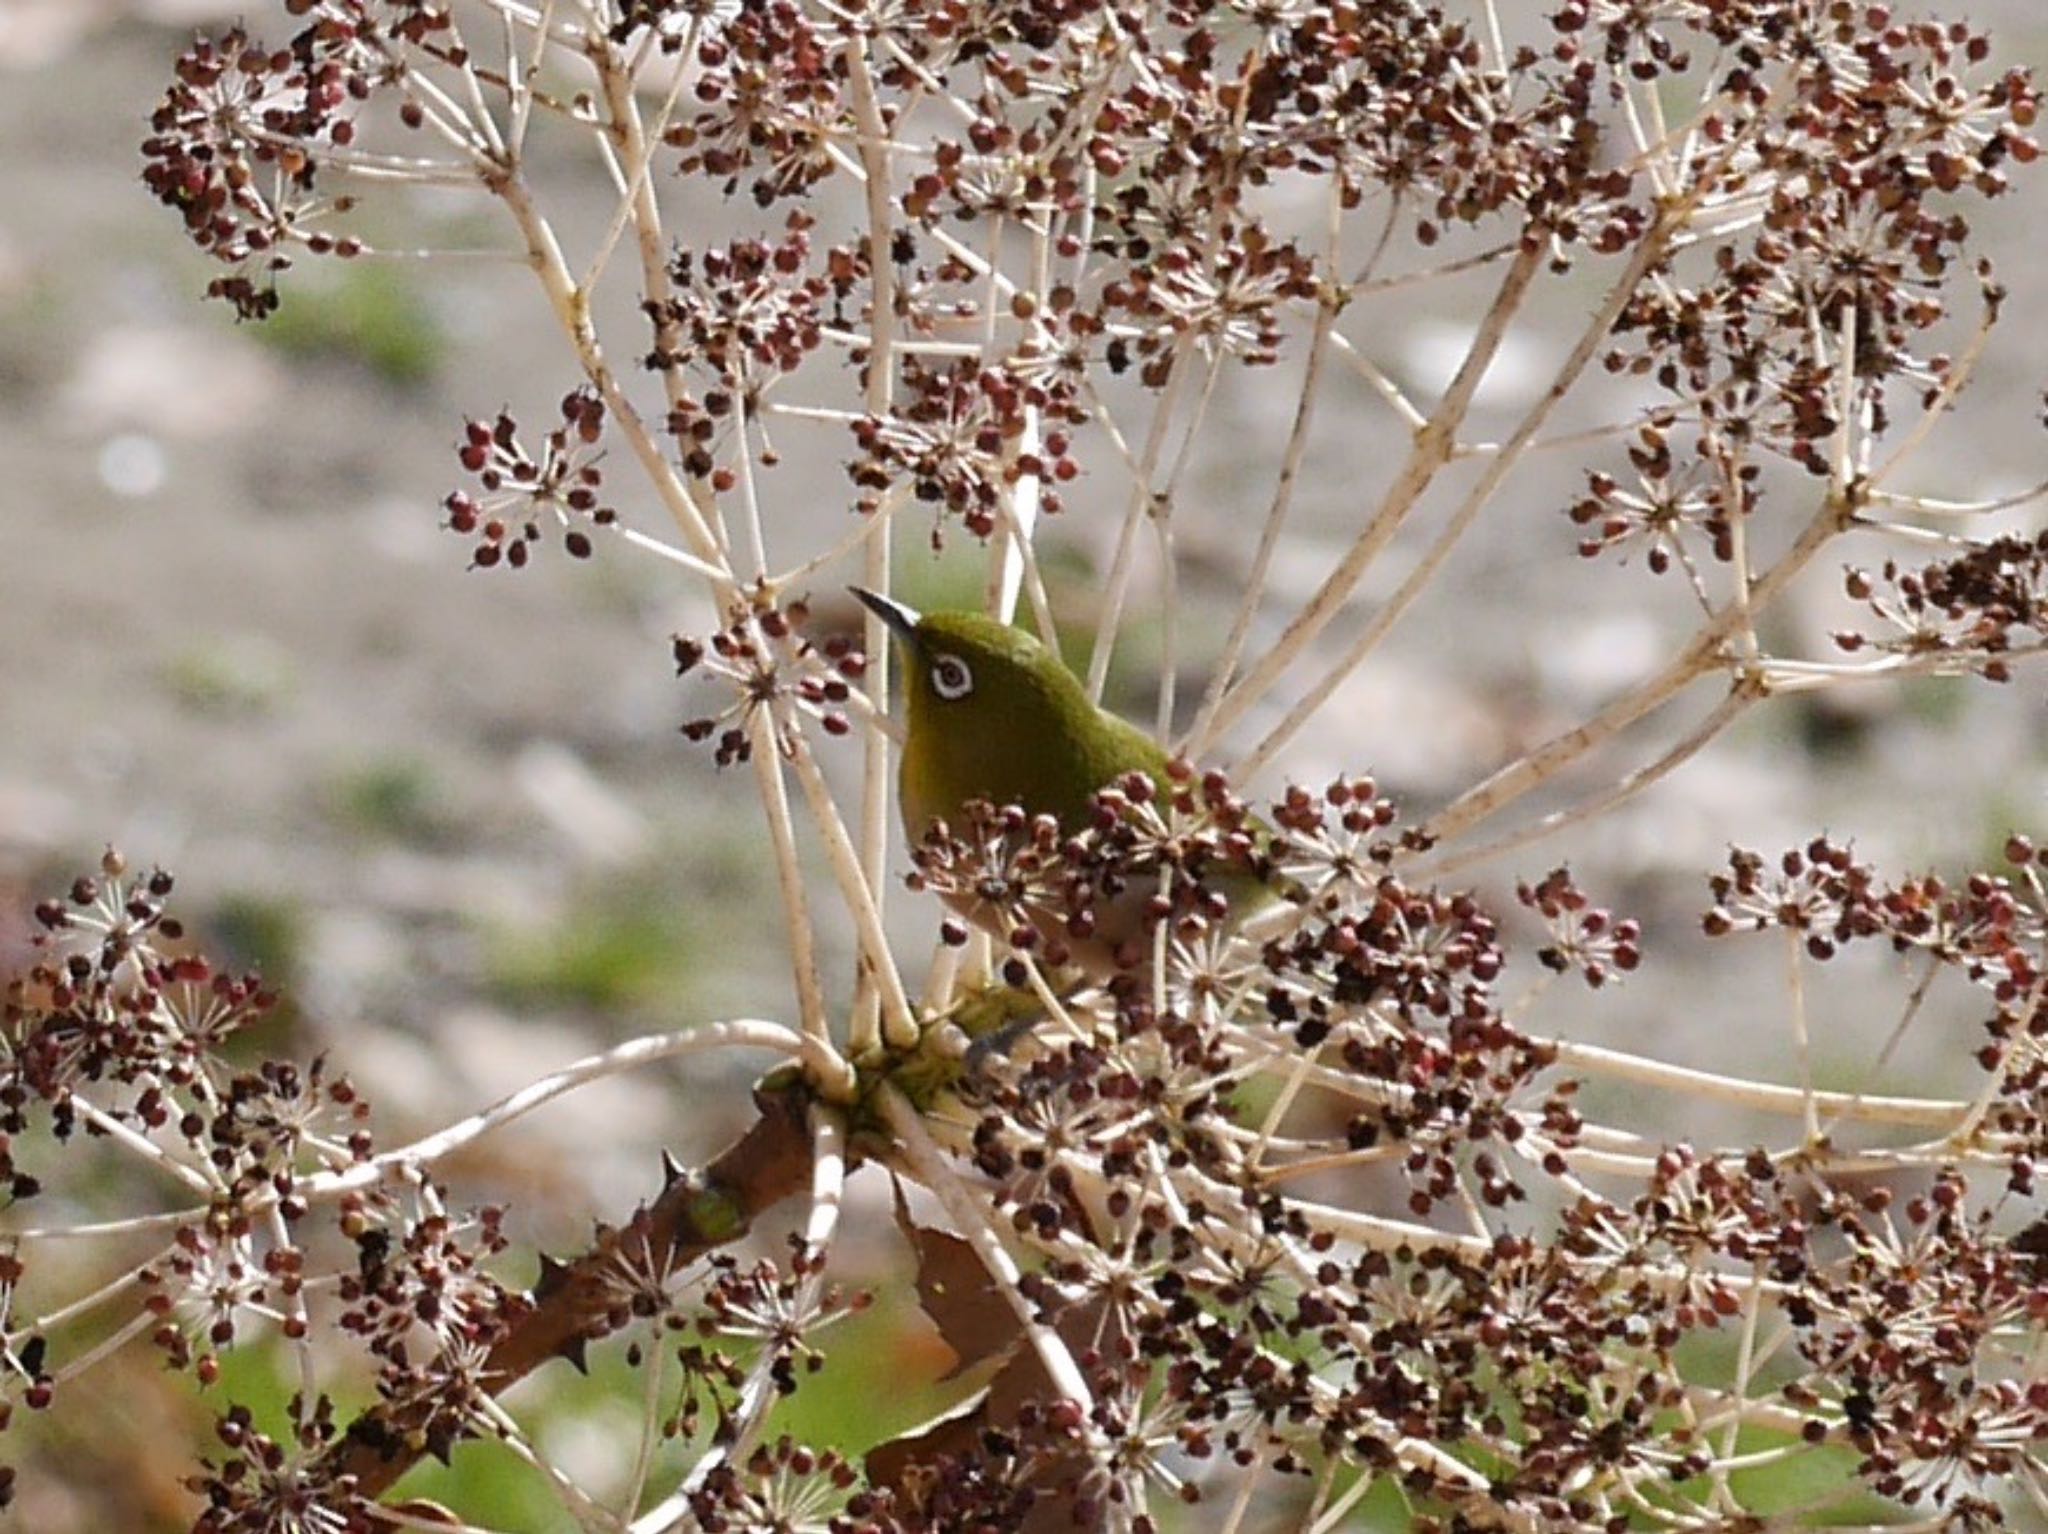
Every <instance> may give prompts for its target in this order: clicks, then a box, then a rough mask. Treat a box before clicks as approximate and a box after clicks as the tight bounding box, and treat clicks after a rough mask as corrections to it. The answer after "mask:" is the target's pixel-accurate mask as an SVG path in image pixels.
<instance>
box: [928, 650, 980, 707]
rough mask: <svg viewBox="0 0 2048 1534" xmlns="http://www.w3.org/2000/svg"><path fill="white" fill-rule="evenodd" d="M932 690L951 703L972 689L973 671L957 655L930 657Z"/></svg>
mask: <svg viewBox="0 0 2048 1534" xmlns="http://www.w3.org/2000/svg"><path fill="white" fill-rule="evenodd" d="M931 676H932V691H933V692H935V693H937V694H938V695H939V696H940V697H941V698H943V699H945V701H946V702H948V703H952V702H955V701H957V700H958V699H961V698H964V697H966V696H967V695H968V694H969V693H970V692H973V691H974V673H973V672H972V671H969V670H968V669H967V662H966V661H964V660H962V659H961V658H960V657H959V656H957V655H935V656H933V657H932V672H931Z"/></svg>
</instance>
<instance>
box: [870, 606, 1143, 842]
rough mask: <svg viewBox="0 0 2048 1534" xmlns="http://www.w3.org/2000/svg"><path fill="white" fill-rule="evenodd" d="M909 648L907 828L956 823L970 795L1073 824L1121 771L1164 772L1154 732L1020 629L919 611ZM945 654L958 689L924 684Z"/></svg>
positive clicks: (917, 831)
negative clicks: (951, 692)
mask: <svg viewBox="0 0 2048 1534" xmlns="http://www.w3.org/2000/svg"><path fill="white" fill-rule="evenodd" d="M916 650H917V653H915V654H913V655H912V656H910V657H908V664H907V666H906V668H905V671H906V674H905V678H904V693H905V698H906V704H907V736H906V740H905V743H904V753H903V777H902V796H903V821H904V828H905V829H906V830H907V831H908V832H909V834H910V835H911V837H912V838H913V839H916V838H920V837H922V836H923V835H924V833H925V831H926V830H927V829H928V828H929V827H930V825H931V822H932V821H933V820H934V819H943V820H947V821H950V822H957V820H958V818H959V810H960V806H961V805H963V804H965V803H966V802H967V801H968V800H970V799H986V800H988V801H989V802H991V803H993V804H1021V805H1023V806H1024V808H1026V809H1027V810H1030V811H1031V812H1033V813H1034V814H1050V815H1054V816H1056V817H1058V818H1059V820H1060V821H1061V823H1062V824H1063V825H1065V826H1067V827H1069V828H1070V829H1072V828H1078V827H1079V826H1080V825H1081V824H1082V823H1083V821H1084V820H1085V818H1086V816H1087V813H1088V807H1089V798H1090V796H1091V795H1092V794H1094V793H1095V792H1096V791H1097V790H1098V789H1101V788H1103V787H1105V786H1106V785H1108V784H1110V783H1112V782H1114V781H1115V780H1116V779H1117V778H1119V777H1122V776H1123V775H1124V774H1126V773H1129V772H1133V771H1137V772H1143V773H1146V774H1147V775H1148V776H1151V777H1153V778H1154V779H1155V780H1156V779H1158V778H1160V777H1161V776H1162V775H1163V774H1164V772H1165V769H1166V762H1167V758H1166V753H1165V752H1164V751H1163V750H1161V749H1160V747H1159V745H1158V743H1157V742H1156V741H1154V740H1153V739H1152V738H1151V737H1150V736H1149V735H1147V734H1145V733H1144V732H1143V731H1141V730H1139V729H1137V728H1136V727H1135V726H1133V725H1131V724H1128V723H1126V722H1125V721H1124V720H1122V719H1119V718H1117V717H1116V716H1115V715H1114V714H1111V713H1108V712H1106V711H1104V710H1103V709H1101V708H1098V707H1097V706H1096V705H1095V704H1093V703H1091V702H1090V701H1089V699H1088V694H1087V692H1086V690H1085V689H1084V688H1083V687H1082V686H1081V683H1080V680H1079V679H1078V678H1077V677H1075V675H1074V674H1073V673H1072V672H1071V671H1069V670H1068V669H1067V668H1066V666H1065V665H1064V664H1063V663H1062V662H1061V660H1060V659H1059V657H1058V656H1056V655H1054V654H1053V653H1052V652H1051V651H1049V650H1047V649H1046V648H1045V646H1044V645H1042V644H1040V643H1039V642H1038V640H1037V639H1035V638H1034V637H1032V636H1031V635H1030V634H1027V633H1025V632H1024V631H1023V630H1021V629H1015V628H1011V627H1009V626H1007V625H1005V624H1002V623H998V622H996V621H995V620H994V619H992V618H987V617H984V616H982V615H981V614H979V613H964V612H939V613H927V614H926V615H925V616H924V618H923V619H922V620H921V621H920V622H919V624H918V626H917V643H916ZM948 655H950V656H953V657H955V658H957V659H958V660H961V661H964V662H965V663H966V664H967V666H968V668H969V670H970V671H971V672H972V675H973V687H972V690H971V691H970V692H968V693H967V694H966V695H965V696H963V697H959V698H950V699H949V698H946V697H944V696H942V695H941V692H940V691H939V690H938V689H937V688H936V687H935V686H934V685H933V680H932V672H933V668H934V666H935V665H937V664H938V663H939V661H940V660H942V659H943V658H944V657H946V656H948Z"/></svg>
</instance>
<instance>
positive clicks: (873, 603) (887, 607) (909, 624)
mask: <svg viewBox="0 0 2048 1534" xmlns="http://www.w3.org/2000/svg"><path fill="white" fill-rule="evenodd" d="M846 589H847V590H848V591H851V592H852V593H853V594H854V595H855V596H857V597H859V598H860V601H861V605H862V606H863V607H865V608H867V610H868V611H869V612H871V613H873V614H874V615H875V616H876V617H877V618H880V619H881V620H882V621H883V622H884V623H886V624H888V625H889V632H890V633H892V634H894V635H895V636H896V637H897V639H898V640H900V641H902V643H903V645H904V646H905V647H906V648H908V649H913V650H914V649H916V648H917V626H918V624H919V623H920V622H922V621H923V615H922V614H920V613H919V612H918V610H917V609H916V608H914V607H907V606H905V605H904V604H903V603H901V602H898V601H895V600H893V599H891V598H889V597H883V596H877V595H875V593H874V592H872V591H863V590H862V589H861V588H860V587H858V586H849V587H847V588H846Z"/></svg>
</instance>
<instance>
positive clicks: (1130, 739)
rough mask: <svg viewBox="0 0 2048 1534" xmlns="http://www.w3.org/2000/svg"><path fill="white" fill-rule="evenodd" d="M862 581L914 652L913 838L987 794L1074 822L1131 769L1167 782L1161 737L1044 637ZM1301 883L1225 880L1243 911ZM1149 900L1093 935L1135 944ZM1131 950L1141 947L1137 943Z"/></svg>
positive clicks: (906, 805)
mask: <svg viewBox="0 0 2048 1534" xmlns="http://www.w3.org/2000/svg"><path fill="white" fill-rule="evenodd" d="M852 590H853V594H854V595H855V596H856V597H858V598H860V600H861V601H862V602H863V603H865V604H866V606H867V607H868V609H869V610H870V611H871V612H873V613H874V614H875V615H876V616H877V617H879V618H880V619H881V620H882V621H883V622H884V623H885V624H887V625H888V627H889V632H890V633H891V634H892V635H893V636H894V638H895V640H896V642H897V644H898V645H899V646H900V647H901V649H902V651H903V654H904V658H905V662H906V664H905V668H904V672H905V674H904V683H903V694H904V700H905V719H904V739H903V765H902V770H901V774H900V777H899V781H898V790H899V800H900V803H901V806H902V811H903V828H904V830H905V832H906V833H907V834H908V835H909V837H910V839H911V841H912V843H913V844H916V843H919V842H921V841H922V840H923V838H924V837H925V835H926V833H927V832H929V831H930V829H931V826H932V823H933V822H934V821H938V820H943V821H945V822H947V823H948V824H949V825H953V826H956V827H957V826H958V825H959V823H960V811H961V807H962V806H963V805H965V804H967V803H968V802H970V801H972V800H976V799H981V800H986V801H987V802H988V803H990V804H993V805H1005V804H1015V805H1021V806H1022V807H1023V808H1024V809H1025V810H1027V811H1029V812H1030V813H1032V814H1034V815H1051V816H1052V817H1053V818H1054V819H1056V820H1057V821H1058V822H1059V823H1060V825H1061V828H1062V829H1064V830H1066V831H1069V832H1072V831H1077V830H1080V829H1081V828H1082V827H1083V826H1085V825H1086V824H1087V823H1088V818H1089V815H1090V812H1091V809H1092V806H1093V801H1094V796H1095V795H1096V794H1097V793H1098V792H1100V791H1101V790H1102V789H1104V788H1107V787H1110V786H1111V785H1113V784H1115V783H1116V782H1117V781H1118V780H1119V779H1121V778H1124V777H1125V776H1127V775H1128V774H1130V773H1133V772H1140V773H1143V774H1144V775H1145V776H1146V777H1148V778H1150V779H1151V780H1152V781H1153V782H1154V783H1155V784H1157V785H1159V786H1160V787H1161V788H1162V789H1164V788H1166V787H1167V786H1168V767H1169V758H1168V757H1167V754H1166V752H1165V750H1164V749H1163V748H1162V747H1161V746H1160V744H1159V742H1157V741H1156V740H1154V739H1153V738H1152V737H1151V736H1150V735H1148V734H1146V733H1145V732H1144V731H1143V730H1141V729H1139V728H1138V727H1137V726H1136V725H1134V724H1131V723H1130V722H1129V721H1127V720H1124V719H1119V718H1118V717H1117V716H1116V715H1115V714H1112V713H1110V712H1109V711H1108V710H1107V709H1104V708H1102V707H1100V706H1099V705H1097V704H1096V703H1095V702H1094V701H1093V700H1092V699H1091V698H1090V697H1089V696H1088V693H1087V690H1086V689H1085V688H1084V687H1083V686H1082V685H1081V680H1080V678H1078V677H1076V676H1075V675H1074V673H1073V672H1071V671H1069V670H1068V669H1067V667H1066V665H1065V663H1064V662H1062V661H1061V660H1060V658H1059V657H1058V656H1057V655H1055V654H1054V653H1053V652H1052V651H1051V650H1048V649H1047V648H1046V647H1045V646H1044V645H1043V644H1041V643H1040V642H1039V641H1038V639H1037V638H1036V637H1035V636H1033V635H1031V634H1028V633H1026V632H1024V631H1023V630H1022V629H1017V628H1012V627H1010V626H1009V625H1008V624H1005V623H999V622H997V621H996V620H995V619H993V618H990V617H986V616H984V615H983V614H981V613H975V612H933V613H919V612H918V611H917V610H916V609H914V608H911V607H908V606H905V605H904V604H903V603H901V602H898V601H894V600H892V599H891V598H889V597H884V596H878V595H876V594H875V593H874V592H872V591H863V590H861V589H860V588H859V587H857V586H856V587H854V588H852ZM1251 828H1252V829H1262V828H1259V827H1257V826H1256V825H1254V826H1252V827H1251ZM1205 882H1208V881H1205ZM1290 885H1291V881H1287V880H1284V879H1283V878H1280V877H1278V876H1276V877H1274V878H1272V879H1262V878H1260V877H1259V876H1257V875H1255V874H1253V873H1252V872H1250V871H1249V870H1245V871H1242V872H1239V871H1234V870H1233V871H1229V872H1227V873H1226V874H1225V875H1224V877H1223V878H1221V879H1219V880H1216V881H1214V887H1215V888H1216V889H1217V890H1218V892H1220V893H1222V894H1223V895H1224V896H1225V897H1226V898H1227V899H1228V900H1229V902H1230V905H1231V906H1232V907H1233V908H1234V909H1235V910H1237V911H1238V913H1239V914H1243V913H1245V912H1247V911H1249V910H1250V909H1252V908H1254V907H1256V906H1258V905H1264V904H1269V903H1270V901H1271V899H1272V897H1273V896H1274V895H1275V894H1285V893H1286V892H1287V890H1288V888H1289V886H1290ZM1261 886H1264V887H1263V888H1262V887H1261ZM1120 904H1122V903H1120ZM1139 904H1140V903H1138V902H1131V903H1129V909H1127V910H1106V911H1104V912H1103V913H1101V914H1102V916H1103V921H1102V924H1101V929H1100V931H1099V933H1098V937H1097V941H1096V943H1095V944H1093V945H1090V946H1091V947H1094V948H1097V949H1098V950H1099V949H1101V948H1103V947H1104V946H1105V945H1107V946H1109V947H1110V948H1111V949H1112V951H1114V949H1116V948H1124V947H1125V945H1126V944H1127V943H1128V940H1129V939H1130V938H1131V937H1133V936H1134V935H1136V933H1137V932H1138V931H1139V930H1140V919H1139V915H1138V909H1139ZM956 908H958V909H961V910H962V914H968V915H971V914H972V913H971V912H969V911H967V910H966V909H965V908H964V907H959V906H957V905H956ZM1081 957H1083V958H1084V959H1085V958H1086V957H1087V956H1086V955H1082V956H1081ZM1121 957H1124V958H1126V959H1127V958H1128V957H1130V955H1129V953H1128V950H1127V949H1126V950H1125V952H1124V953H1123V954H1122V955H1121ZM1086 967H1089V968H1099V965H1097V964H1092V963H1091V964H1087V965H1086Z"/></svg>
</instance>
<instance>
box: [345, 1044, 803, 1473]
mask: <svg viewBox="0 0 2048 1534" xmlns="http://www.w3.org/2000/svg"><path fill="white" fill-rule="evenodd" d="M754 1101H755V1103H756V1105H757V1106H758V1107H759V1109H760V1117H759V1118H757V1119H756V1120H755V1121H754V1122H753V1124H752V1125H751V1126H749V1127H748V1129H747V1130H746V1131H745V1133H743V1134H742V1135H741V1136H740V1137H739V1138H738V1139H737V1140H735V1141H734V1142H733V1143H732V1144H731V1145H729V1146H728V1147H726V1149H725V1150H724V1151H722V1152H720V1153H719V1155H718V1156H717V1157H716V1158H715V1159H714V1160H713V1161H712V1162H711V1163H710V1164H709V1165H708V1166H706V1167H705V1168H703V1170H702V1171H699V1172H684V1171H683V1170H681V1169H680V1168H677V1167H674V1166H670V1167H669V1169H668V1176H667V1181H666V1184H665V1186H664V1187H663V1188H662V1191H661V1193H660V1194H659V1195H658V1196H657V1197H656V1198H655V1200H654V1202H653V1203H651V1204H648V1205H646V1206H644V1207H643V1208H641V1209H640V1210H638V1211H637V1212H636V1213H635V1214H634V1215H633V1217H632V1218H631V1219H630V1220H628V1221H627V1222H626V1224H624V1225H623V1226H619V1227H616V1228H604V1229H601V1230H600V1232H599V1234H598V1238H597V1240H596V1241H595V1242H594V1243H593V1244H592V1245H591V1247H590V1248H589V1250H587V1251H585V1252H584V1253H583V1254H581V1255H580V1256H578V1257H575V1258H573V1259H571V1260H570V1261H569V1262H567V1263H559V1262H553V1261H548V1260H546V1259H543V1262H542V1267H541V1276H540V1280H539V1282H538V1283H536V1284H535V1285H534V1288H533V1290H532V1292H531V1293H530V1294H529V1295H527V1296H526V1297H525V1298H524V1300H523V1301H522V1302H521V1304H520V1305H519V1307H518V1308H517V1310H516V1312H515V1314H514V1315H513V1316H512V1318H511V1320H510V1324H509V1326H508V1327H507V1329H506V1331H505V1333H504V1335H503V1336H501V1337H500V1338H499V1339H498V1341H497V1342H496V1344H495V1345H493V1346H492V1348H491V1351H490V1356H489V1359H488V1360H487V1361H486V1363H485V1364H484V1365H483V1367H482V1369H481V1370H480V1371H479V1377H480V1379H481V1380H482V1382H483V1385H484V1388H485V1389H487V1390H488V1391H489V1392H490V1394H491V1395H492V1396H494V1397H495V1396H497V1395H501V1394H502V1393H503V1392H504V1391H506V1390H508V1389H510V1388H511V1387H512V1386H513V1385H515V1384H517V1383H518V1382H519V1381H520V1380H522V1379H524V1378H525V1377H526V1376H527V1375H529V1374H531V1373H532V1372H533V1371H534V1370H535V1369H537V1368H539V1367H540V1366H541V1365H542V1364H544V1363H546V1362H547V1361H548V1360H549V1359H551V1358H568V1359H571V1360H573V1361H576V1362H579V1363H580V1362H581V1359H582V1356H583V1350H584V1348H585V1346H586V1345H587V1344H588V1343H589V1342H590V1340H591V1339H592V1338H594V1337H601V1336H603V1335H605V1334H606V1333H607V1332H610V1331H612V1330H614V1329H615V1328H616V1327H617V1325H618V1324H619V1312H620V1309H621V1299H620V1292H619V1289H618V1287H617V1284H616V1282H615V1279H616V1277H617V1275H618V1274H619V1273H620V1272H621V1271H622V1269H630V1270H632V1271H636V1272H642V1273H646V1272H656V1273H660V1272H674V1271H676V1270H678V1269H680V1268H682V1267H684V1266H686V1265H687V1264H688V1263H690V1262H692V1261H694V1260H695V1259H697V1258H698V1257H701V1256H703V1255H704V1254H705V1253H706V1252H709V1251H712V1250H713V1249H715V1248H717V1247H721V1246H726V1245H729V1244H731V1243H732V1242H734V1241H737V1240H739V1239H740V1238H741V1237H742V1236H744V1235H746V1234H747V1232H748V1230H749V1229H751V1228H752V1225H753V1222H754V1220H755V1219H756V1218H758V1217H759V1216H760V1215H762V1214H763V1213H765V1212H767V1211H768V1210H769V1209H771V1208H773V1207H774V1206H776V1205H777V1204H780V1203H781V1202H782V1201H783V1200H784V1199H787V1198H790V1197H791V1196H793V1195H795V1194H799V1193H802V1192H803V1191H804V1190H805V1189H806V1188H807V1187H809V1186H810V1182H811V1172H812V1160H813V1158H812V1154H811V1130H810V1127H809V1118H808V1114H807V1107H808V1093H807V1092H806V1091H805V1089H804V1088H803V1087H802V1086H801V1085H800V1084H799V1083H798V1082H797V1080H796V1077H795V1076H794V1074H793V1073H788V1074H778V1075H777V1076H775V1077H773V1078H771V1079H770V1081H769V1082H767V1083H764V1084H763V1085H762V1086H761V1087H760V1088H758V1089H757V1090H756V1091H755V1094H754ZM429 1435H430V1429H429V1425H428V1424H427V1423H425V1422H416V1421H411V1420H408V1416H407V1413H406V1412H404V1411H403V1410H402V1409H395V1408H393V1407H391V1406H389V1405H386V1406H378V1407H375V1408H373V1409H371V1410H370V1411H367V1412H365V1413H364V1414H363V1415H362V1416H360V1417H358V1418H356V1420H355V1421H354V1422H353V1423H351V1424H350V1425H349V1429H348V1432H347V1434H346V1435H345V1436H344V1437H343V1438H342V1439H341V1440H340V1442H339V1444H338V1446H337V1447H336V1449H335V1450H334V1451H333V1452H334V1453H335V1454H336V1455H337V1456H339V1459H340V1465H339V1467H338V1468H337V1471H336V1473H337V1474H338V1475H341V1476H349V1477H353V1482H354V1488H355V1492H356V1494H357V1495H358V1496H360V1497H363V1498H366V1499H373V1498H376V1497H378V1496H380V1495H382V1494H383V1493H384V1492H385V1491H386V1490H388V1489H389V1488H390V1487H391V1486H392V1485H393V1484H394V1483H395V1482H396V1481H397V1480H398V1479H399V1477H400V1476H402V1475H404V1474H405V1472H406V1471H407V1470H409V1469H411V1468H412V1466H413V1465H414V1464H416V1463H417V1462H418V1460H419V1459H420V1457H421V1455H422V1454H424V1453H428V1452H432V1451H435V1450H445V1448H446V1447H447V1445H446V1444H445V1443H443V1442H441V1441H439V1440H438V1439H436V1438H432V1437H430V1436H429Z"/></svg>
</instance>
